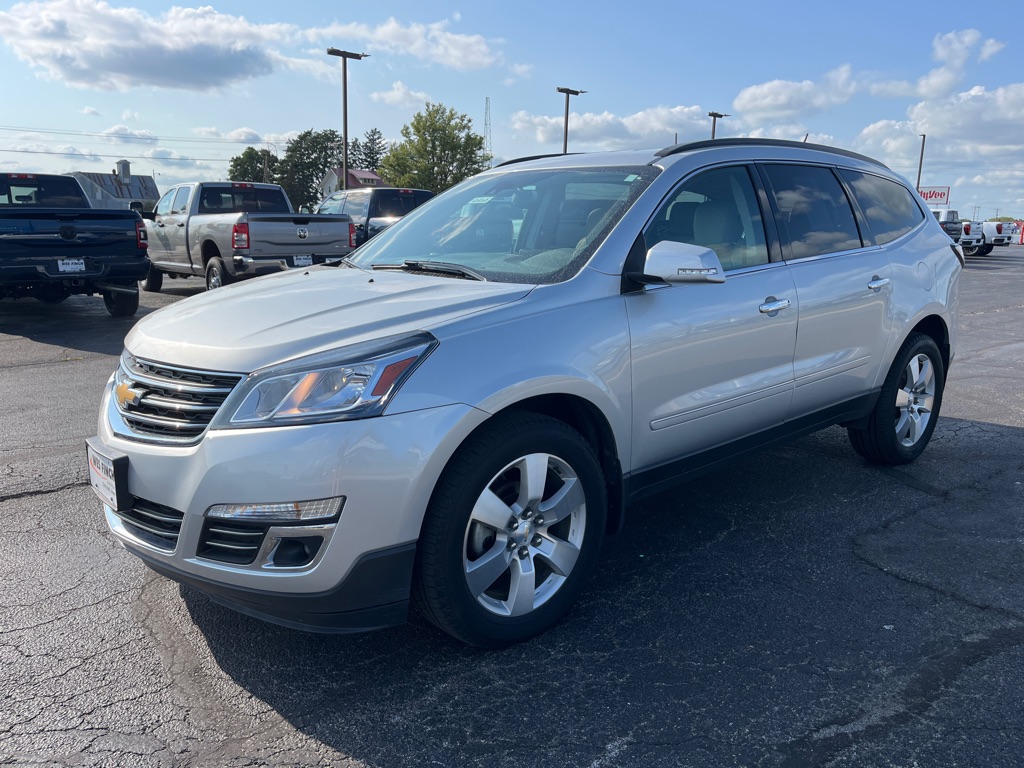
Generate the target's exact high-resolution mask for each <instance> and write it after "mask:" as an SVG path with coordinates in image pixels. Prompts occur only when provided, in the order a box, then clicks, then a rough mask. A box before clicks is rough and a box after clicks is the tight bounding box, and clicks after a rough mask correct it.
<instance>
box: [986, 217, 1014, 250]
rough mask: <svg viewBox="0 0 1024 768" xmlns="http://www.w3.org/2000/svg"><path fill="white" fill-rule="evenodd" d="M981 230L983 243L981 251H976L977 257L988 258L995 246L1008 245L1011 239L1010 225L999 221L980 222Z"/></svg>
mask: <svg viewBox="0 0 1024 768" xmlns="http://www.w3.org/2000/svg"><path fill="white" fill-rule="evenodd" d="M981 229H982V235H983V242H982V244H981V250H980V251H978V255H979V256H988V255H989V254H990V253H992V249H993V248H994V247H995V246H997V245H998V246H1000V247H1001V246H1004V245H1009V244H1010V241H1011V240H1012V239H1013V238H1012V234H1011V228H1010V225H1009V224H1004V223H1003V222H1001V221H983V222H981Z"/></svg>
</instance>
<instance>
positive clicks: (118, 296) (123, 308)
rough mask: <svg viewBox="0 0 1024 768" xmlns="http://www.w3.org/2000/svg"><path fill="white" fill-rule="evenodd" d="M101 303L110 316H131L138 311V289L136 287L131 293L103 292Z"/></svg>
mask: <svg viewBox="0 0 1024 768" xmlns="http://www.w3.org/2000/svg"><path fill="white" fill-rule="evenodd" d="M103 304H104V306H106V308H107V312H109V313H110V314H111V316H112V317H131V316H132V315H134V314H135V313H136V312H138V311H139V291H138V289H136V290H135V291H134V292H132V293H121V292H116V293H115V292H113V291H110V292H108V293H104V294H103Z"/></svg>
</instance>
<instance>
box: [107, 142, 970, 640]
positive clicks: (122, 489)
mask: <svg viewBox="0 0 1024 768" xmlns="http://www.w3.org/2000/svg"><path fill="white" fill-rule="evenodd" d="M962 265H963V255H962V253H961V252H960V250H959V248H958V246H956V245H954V244H953V243H951V242H950V239H949V237H948V236H947V235H946V234H945V233H944V232H943V230H942V228H941V227H940V226H939V223H938V222H937V221H936V220H935V217H934V216H932V215H931V213H930V212H929V211H928V208H927V206H926V205H925V204H924V202H923V201H922V200H921V199H920V197H919V196H918V195H917V193H916V192H915V191H914V188H913V186H912V185H910V184H908V183H907V182H906V181H905V180H904V179H902V178H901V177H899V176H898V175H896V174H895V173H893V172H892V171H890V170H889V169H888V168H886V167H885V166H884V165H882V164H881V163H878V162H876V161H874V160H871V159H869V158H866V157H863V156H860V155H856V154H853V153H850V152H846V151H843V150H839V149H832V148H828V147H821V146H814V145H809V144H801V143H792V142H781V141H770V140H753V139H746V140H744V139H726V140H718V141H711V142H699V143H695V144H684V145H679V146H672V147H668V148H666V149H663V150H661V151H646V152H641V151H629V152H614V153H602V154H588V155H558V156H553V157H543V158H533V159H530V160H524V161H521V162H513V163H506V164H504V165H502V166H499V167H497V168H494V169H492V170H489V171H487V172H485V173H482V174H480V175H478V176H476V177H474V178H472V179H470V180H468V181H466V182H464V183H462V184H460V185H458V186H457V187H454V188H453V189H451V190H449V191H447V192H445V193H444V194H442V195H439V196H438V197H436V198H434V199H432V200H430V201H429V202H427V203H426V204H424V205H423V206H421V207H419V208H417V209H416V210H415V211H413V212H412V213H410V214H409V215H408V216H406V217H405V218H403V219H402V220H401V221H400V222H398V223H397V224H395V225H394V226H393V227H391V228H390V229H387V230H385V231H384V232H383V233H381V234H380V235H379V236H378V237H376V238H374V239H373V240H372V241H370V242H368V243H367V244H366V245H364V246H363V247H362V248H360V249H359V250H358V251H356V252H355V254H354V256H353V257H352V258H351V260H350V261H347V262H345V263H342V264H339V265H336V266H322V267H313V268H310V269H308V270H303V271H292V272H288V273H281V274H278V275H273V276H268V277H266V278H261V279H258V280H253V281H248V282H246V283H243V284H240V285H237V286H233V287H231V288H228V289H226V290H224V291H215V292H213V293H209V294H204V295H200V296H196V297H194V298H192V299H189V300H186V301H181V302H178V303H177V304H174V305H172V306H169V307H167V308H165V309H163V310H161V311H159V312H155V313H153V314H151V315H148V316H147V317H145V318H143V319H142V320H141V321H140V322H139V323H138V324H137V325H136V326H135V328H134V329H133V330H132V331H131V333H130V334H129V335H128V338H127V340H126V348H125V351H124V354H123V355H122V357H121V362H120V365H119V367H118V369H117V371H116V372H115V373H114V374H113V376H112V377H111V379H110V382H109V383H108V385H107V387H106V391H105V392H104V395H103V401H102V407H101V411H100V417H99V426H98V429H99V434H98V436H97V437H95V438H92V439H91V440H90V441H89V446H88V454H89V465H90V474H91V478H92V482H93V485H94V486H95V488H96V491H97V493H98V494H99V496H100V497H101V499H102V500H103V504H104V510H105V513H106V519H107V522H108V523H109V526H110V528H111V530H112V531H113V533H114V535H115V536H116V537H117V539H118V540H119V541H120V542H121V543H123V544H124V546H125V547H126V548H127V549H128V550H129V551H130V552H132V553H134V554H135V555H137V556H139V557H140V558H142V559H143V560H144V561H145V562H146V563H147V564H148V565H149V566H150V567H152V568H153V569H155V570H156V571H158V572H160V573H162V574H164V575H166V576H168V577H169V578H171V579H175V580H177V581H180V582H184V583H186V584H190V585H192V586H194V587H195V588H197V589H199V590H201V591H203V592H206V593H208V594H209V595H211V596H212V597H213V599H215V600H217V601H218V602H221V603H223V604H225V605H228V606H230V607H232V608H235V609H237V610H239V611H242V612H243V613H247V614H250V615H253V616H257V617H260V618H263V619H267V620H269V621H273V622H277V623H280V624H284V625H287V626H291V627H298V628H302V629H307V630H314V631H325V632H345V631H353V630H362V629H370V628H376V627H384V626H388V625H394V624H397V623H401V622H403V621H405V619H406V616H407V612H408V609H409V603H410V600H411V601H413V602H415V604H416V605H417V606H418V607H419V609H420V611H421V612H422V613H423V614H424V615H426V616H427V617H428V618H429V619H430V620H431V621H433V622H434V623H435V624H437V626H439V627H441V628H442V629H443V630H445V631H446V632H449V633H451V634H452V635H454V636H455V637H457V638H460V639H461V640H463V641H465V642H467V643H471V644H474V645H481V646H494V645H500V644H504V643H510V642H516V641H521V640H524V639H526V638H529V637H531V636H534V635H536V634H538V633H540V632H542V631H544V630H545V629H547V628H549V627H551V626H552V625H553V624H554V623H555V622H557V621H558V620H559V619H560V618H561V617H562V616H563V615H565V614H566V612H567V611H568V610H569V608H570V606H571V605H572V604H573V602H574V601H575V600H576V598H577V597H578V596H579V594H580V592H581V591H582V590H583V588H584V587H585V585H586V583H587V580H588V578H589V577H590V575H591V573H592V571H593V570H594V567H595V564H596V563H597V559H598V550H599V547H600V544H601V540H602V538H603V537H604V536H605V535H606V534H610V533H614V532H615V531H617V530H618V529H619V528H620V527H621V526H622V524H623V517H624V513H625V510H626V509H627V508H628V507H629V505H630V503H631V502H633V501H635V500H636V499H638V498H640V497H643V496H645V495H647V494H651V493H654V492H659V491H662V490H663V489H666V488H668V487H670V486H671V485H673V484H675V483H678V482H679V481H682V480H686V479H689V478H692V477H694V476H696V475H697V474H699V473H701V472H705V471H708V470H711V469H714V468H715V467H717V466H720V465H722V464H723V462H726V461H728V460H730V459H731V458H732V457H735V456H737V455H740V454H745V453H747V452H748V451H750V450H751V449H753V448H755V447H758V446H762V445H767V444H773V443H776V442H778V441H779V440H780V439H783V438H791V437H794V436H798V435H802V434H806V433H808V432H811V431H813V430H816V429H820V428H822V427H827V426H829V425H833V424H840V425H842V426H844V427H846V429H847V430H848V432H849V435H850V441H851V443H852V445H853V448H854V450H855V451H856V452H857V453H859V454H860V455H861V456H863V457H864V458H865V459H867V460H869V461H872V462H876V463H879V464H890V465H892V464H902V463H905V462H909V461H912V460H914V459H915V458H917V457H918V456H919V455H920V454H921V452H922V451H923V450H924V448H925V446H926V445H927V443H928V440H929V438H930V437H931V434H932V431H933V430H934V428H935V422H936V419H937V417H938V413H939V406H940V404H941V402H942V391H943V384H944V382H945V376H946V371H947V370H948V368H949V364H950V362H951V360H952V357H953V349H954V347H955V341H956V328H957V324H956V306H957V285H958V280H959V276H960V272H961V269H962Z"/></svg>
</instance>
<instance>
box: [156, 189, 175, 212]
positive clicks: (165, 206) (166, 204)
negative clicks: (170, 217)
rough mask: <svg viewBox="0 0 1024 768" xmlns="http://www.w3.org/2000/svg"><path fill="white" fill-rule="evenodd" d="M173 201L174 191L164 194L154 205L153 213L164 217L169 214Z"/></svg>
mask: <svg viewBox="0 0 1024 768" xmlns="http://www.w3.org/2000/svg"><path fill="white" fill-rule="evenodd" d="M173 200H174V190H173V189H172V190H171V191H170V192H166V193H164V196H163V197H161V198H160V202H159V203H157V204H156V208H155V209H154V211H153V212H154V213H156V214H157V215H158V216H166V215H167V214H168V213H170V212H171V201H173Z"/></svg>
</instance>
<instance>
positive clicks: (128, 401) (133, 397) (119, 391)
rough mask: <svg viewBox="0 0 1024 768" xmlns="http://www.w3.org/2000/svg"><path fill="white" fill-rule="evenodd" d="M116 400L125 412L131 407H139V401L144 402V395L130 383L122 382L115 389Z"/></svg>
mask: <svg viewBox="0 0 1024 768" xmlns="http://www.w3.org/2000/svg"><path fill="white" fill-rule="evenodd" d="M114 399H115V400H116V401H117V406H118V408H120V409H121V410H122V411H123V410H124V409H125V408H128V407H129V406H136V405H138V404H139V401H140V400H142V393H141V392H140V391H139V390H137V389H135V388H133V387H132V384H131V382H130V381H127V380H125V381H120V382H118V384H117V386H116V387H114Z"/></svg>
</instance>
